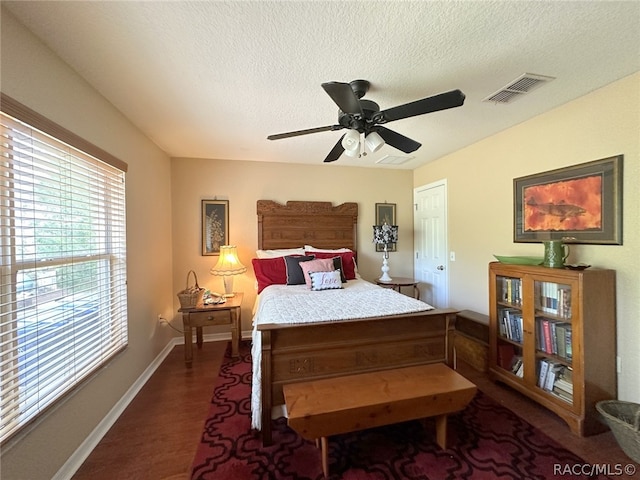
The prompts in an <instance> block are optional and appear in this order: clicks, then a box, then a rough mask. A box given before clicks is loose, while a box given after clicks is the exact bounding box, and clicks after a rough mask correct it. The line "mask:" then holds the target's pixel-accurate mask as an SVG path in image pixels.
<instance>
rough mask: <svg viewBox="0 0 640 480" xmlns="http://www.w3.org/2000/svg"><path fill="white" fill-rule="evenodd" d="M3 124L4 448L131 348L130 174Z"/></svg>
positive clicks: (0, 412)
mask: <svg viewBox="0 0 640 480" xmlns="http://www.w3.org/2000/svg"><path fill="white" fill-rule="evenodd" d="M3 110H4V108H3ZM0 120H1V125H0V127H1V132H0V134H1V137H0V142H1V150H0V280H1V287H0V288H1V290H0V442H4V441H5V440H6V439H8V438H9V437H10V436H12V435H13V434H14V433H16V432H17V431H18V430H19V429H21V428H22V427H23V426H24V425H26V424H27V423H29V422H30V421H32V420H33V419H34V418H36V417H37V416H38V415H39V414H40V413H42V412H43V411H44V410H45V409H46V408H47V407H49V406H51V405H52V404H53V403H54V402H55V401H56V400H58V399H59V398H60V397H61V396H63V395H64V394H65V393H67V392H69V391H70V390H71V389H73V388H74V387H76V386H77V385H78V384H79V383H80V382H82V381H83V379H85V378H86V377H87V376H88V375H90V374H91V373H92V372H94V371H95V370H96V369H98V368H99V367H100V366H101V365H103V364H104V363H105V362H107V361H108V360H109V359H110V358H111V357H113V356H114V355H115V354H116V353H118V352H119V351H120V350H122V349H123V348H124V347H125V346H126V345H127V293H126V232H125V174H124V172H123V171H122V170H120V169H119V168H116V167H114V166H111V165H109V164H107V163H103V162H102V161H100V160H97V159H96V158H94V157H92V156H90V155H88V154H86V153H83V152H82V151H80V150H77V149H75V148H73V147H71V146H69V145H67V144H65V143H62V142H61V141H59V140H57V139H55V138H53V137H51V136H49V135H47V134H44V133H42V132H41V131H38V130H36V129H34V128H32V127H30V126H29V125H27V124H25V123H23V122H21V121H19V120H17V119H16V118H14V117H11V116H9V115H6V114H5V113H4V112H2V113H0Z"/></svg>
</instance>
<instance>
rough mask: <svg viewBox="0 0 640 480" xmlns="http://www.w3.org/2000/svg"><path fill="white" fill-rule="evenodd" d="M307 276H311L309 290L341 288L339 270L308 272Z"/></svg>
mask: <svg viewBox="0 0 640 480" xmlns="http://www.w3.org/2000/svg"><path fill="white" fill-rule="evenodd" d="M309 277H311V290H314V291H318V290H336V289H339V288H342V276H341V275H340V270H333V271H331V272H309Z"/></svg>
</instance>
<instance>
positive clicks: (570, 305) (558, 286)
mask: <svg viewBox="0 0 640 480" xmlns="http://www.w3.org/2000/svg"><path fill="white" fill-rule="evenodd" d="M489 298H490V304H489V317H490V318H489V352H490V354H489V375H490V377H491V378H492V379H493V380H494V381H500V382H503V383H505V384H507V385H509V386H511V387H512V388H515V389H516V390H518V391H519V392H521V393H523V394H525V395H527V396H528V397H530V398H532V399H533V400H535V401H536V402H538V403H540V404H541V405H543V406H544V407H546V408H548V409H549V410H551V411H553V412H555V413H556V414H557V415H558V416H560V417H561V418H562V419H563V420H564V421H565V422H566V423H567V424H568V425H569V427H570V428H571V431H573V432H574V433H575V434H577V435H580V436H585V435H592V434H595V433H599V432H602V431H603V430H606V426H605V425H604V424H603V423H602V422H601V421H600V419H599V414H598V413H597V411H596V409H595V404H596V402H598V401H600V400H607V399H615V398H616V397H617V374H616V290H615V271H613V270H602V269H587V270H582V271H575V270H566V269H562V268H546V267H541V266H527V265H510V264H504V263H499V262H492V263H490V264H489ZM549 372H551V373H549Z"/></svg>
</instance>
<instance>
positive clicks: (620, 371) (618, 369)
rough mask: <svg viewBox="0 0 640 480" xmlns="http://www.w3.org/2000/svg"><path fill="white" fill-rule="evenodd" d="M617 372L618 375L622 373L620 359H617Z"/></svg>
mask: <svg viewBox="0 0 640 480" xmlns="http://www.w3.org/2000/svg"><path fill="white" fill-rule="evenodd" d="M616 370H617V371H618V373H622V359H621V358H620V357H616Z"/></svg>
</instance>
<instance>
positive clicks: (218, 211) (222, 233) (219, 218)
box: [202, 200, 229, 255]
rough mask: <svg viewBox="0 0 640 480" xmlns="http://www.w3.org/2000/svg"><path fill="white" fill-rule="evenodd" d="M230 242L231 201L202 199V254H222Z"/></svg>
mask: <svg viewBox="0 0 640 480" xmlns="http://www.w3.org/2000/svg"><path fill="white" fill-rule="evenodd" d="M228 244H229V201H228V200H202V255H220V247H221V246H222V245H228Z"/></svg>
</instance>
